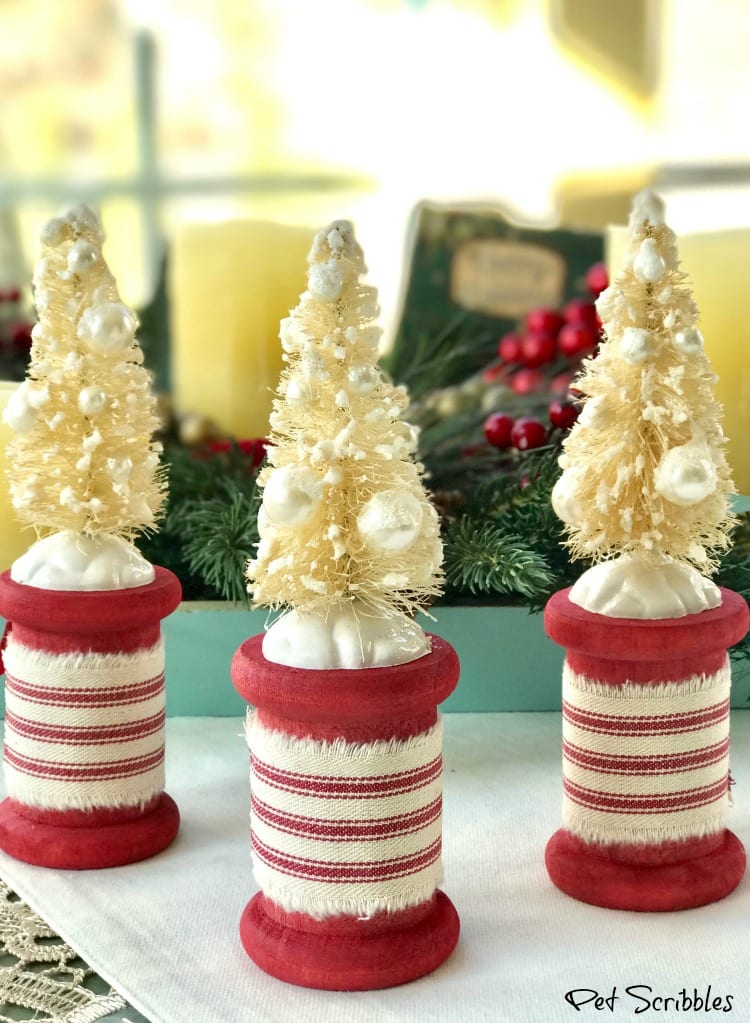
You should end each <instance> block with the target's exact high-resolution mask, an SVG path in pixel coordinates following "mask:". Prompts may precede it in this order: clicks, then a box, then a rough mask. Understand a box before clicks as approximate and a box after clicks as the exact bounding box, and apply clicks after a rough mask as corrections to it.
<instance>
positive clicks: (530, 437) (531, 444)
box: [510, 416, 547, 451]
mask: <svg viewBox="0 0 750 1023" xmlns="http://www.w3.org/2000/svg"><path fill="white" fill-rule="evenodd" d="M510 442H511V444H512V445H513V447H514V448H518V450H519V451H528V449H529V448H540V447H542V445H543V444H546V443H547V427H546V426H545V425H544V423H541V422H540V421H539V420H538V419H534V418H532V417H531V416H521V418H520V419H516V421H515V423H514V424H513V429H512V430H511V431H510Z"/></svg>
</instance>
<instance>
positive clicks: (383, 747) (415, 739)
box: [244, 708, 443, 760]
mask: <svg viewBox="0 0 750 1023" xmlns="http://www.w3.org/2000/svg"><path fill="white" fill-rule="evenodd" d="M244 731H245V739H246V740H247V743H248V746H249V745H250V744H251V742H252V738H253V736H255V735H258V736H262V737H263V738H264V739H266V740H267V741H269V742H271V743H273V744H274V746H275V747H276V749H277V751H279V752H282V751H284V752H285V751H290V752H291V751H293V752H294V754H295V755H296V756H299V757H310V758H311V759H315V758H317V759H319V758H321V757H341V756H347V757H351V758H352V759H361V760H368V759H374V758H377V757H384V756H394V755H398V754H402V753H411V752H413V751H416V750H419V749H420V748H421V747H423V746H425V747H432V746H433V745H434V744H435V742H436V741H439V740H440V739H441V738H442V732H443V721H442V717H441V715H440V714H438V719H437V721H436V723H435V724H434V725H433V726H432V727H431V728H429V729H428V730H427V731H426V732H419V733H418V734H417V735H414V736H410V737H409V738H408V739H376V740H375V741H374V742H348V741H347V740H346V739H334V740H333V741H332V742H331V741H328V740H325V739H310V738H304V739H301V738H299V737H298V736H296V735H289V734H288V733H287V732H282V731H280V730H278V729H271V728H266V727H265V726H264V725H262V724H261V723H260V722H259V721H258V720H257V717H256V714H255V711H254V710H253V709H252V708H251V709H249V710H248V712H247V716H246V718H245V730H244Z"/></svg>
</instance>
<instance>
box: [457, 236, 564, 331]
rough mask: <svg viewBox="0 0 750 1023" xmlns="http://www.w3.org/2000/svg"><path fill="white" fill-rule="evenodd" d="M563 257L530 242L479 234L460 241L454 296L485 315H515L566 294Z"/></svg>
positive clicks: (554, 302) (556, 302)
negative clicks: (564, 289)
mask: <svg viewBox="0 0 750 1023" xmlns="http://www.w3.org/2000/svg"><path fill="white" fill-rule="evenodd" d="M564 285H565V259H564V258H563V256H561V255H560V253H558V252H553V251H552V250H551V249H545V248H542V247H541V246H539V245H529V244H528V243H527V242H516V241H506V240H503V239H499V238H478V239H474V240H473V241H467V242H463V243H462V244H460V245H459V246H458V247H457V248H456V250H455V252H454V255H453V261H452V263H451V299H452V301H453V302H455V303H456V304H457V305H460V306H463V308H464V309H469V310H471V311H472V312H476V313H484V314H485V315H487V316H498V317H507V318H509V319H516V318H517V317H519V316H523V314H524V313H527V312H528V311H529V310H530V309H533V308H535V307H537V306H542V307H550V308H555V307H556V306H559V305H560V304H561V301H562V297H563V288H564Z"/></svg>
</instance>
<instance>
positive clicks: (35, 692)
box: [5, 672, 164, 708]
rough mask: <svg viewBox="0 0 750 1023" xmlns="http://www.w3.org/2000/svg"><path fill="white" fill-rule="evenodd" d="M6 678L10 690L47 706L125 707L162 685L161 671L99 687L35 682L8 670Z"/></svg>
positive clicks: (7, 687)
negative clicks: (120, 684) (143, 678)
mask: <svg viewBox="0 0 750 1023" xmlns="http://www.w3.org/2000/svg"><path fill="white" fill-rule="evenodd" d="M5 680H6V681H5V685H6V689H7V691H8V692H9V693H12V694H13V695H14V696H17V697H19V698H20V699H23V700H28V701H29V702H30V703H39V704H43V705H45V706H50V707H52V706H54V707H58V706H63V707H76V708H77V707H125V706H127V705H128V704H132V703H143V702H144V701H145V700H150V699H151V698H152V697H154V696H158V695H159V694H160V693H161V692H162V691H163V689H164V672H162V673H161V674H159V675H155V676H154V677H153V678H149V679H146V680H145V681H143V682H134V683H133V684H132V685H122V686H110V687H107V688H104V687H102V688H101V689H83V688H76V687H64V686H60V687H59V688H58V687H57V686H42V685H34V684H33V683H31V682H24V681H23V680H21V679H17V678H14V677H13V676H12V675H8V674H6V676H5Z"/></svg>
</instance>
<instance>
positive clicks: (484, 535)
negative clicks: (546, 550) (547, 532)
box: [445, 516, 555, 597]
mask: <svg viewBox="0 0 750 1023" xmlns="http://www.w3.org/2000/svg"><path fill="white" fill-rule="evenodd" d="M445 562H446V582H447V584H448V585H449V586H450V587H451V588H454V589H457V590H459V591H460V590H469V592H470V593H472V594H474V595H478V594H487V595H489V594H502V595H514V594H520V595H522V596H524V597H539V596H542V595H544V594H548V593H549V592H550V591H551V589H552V588H553V587H554V583H555V577H554V575H553V574H552V572H551V571H550V569H549V566H548V564H547V562H546V560H545V559H544V557H543V556H542V555H541V554H540V553H539V552H537V551H534V550H532V549H531V548H530V547H529V546H528V545H527V544H526V543H525V542H524V541H523V540H522V539H521V538H520V537H519V536H518V535H512V534H511V535H508V534H507V533H505V532H504V531H503V530H501V529H500V528H498V527H497V526H496V525H494V524H493V523H484V524H477V522H476V521H474V520H473V519H471V518H469V517H468V516H462V517H461V518H460V519H458V520H457V521H456V522H454V523H453V524H451V525H450V526H449V527H448V530H447V533H446V536H445Z"/></svg>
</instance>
